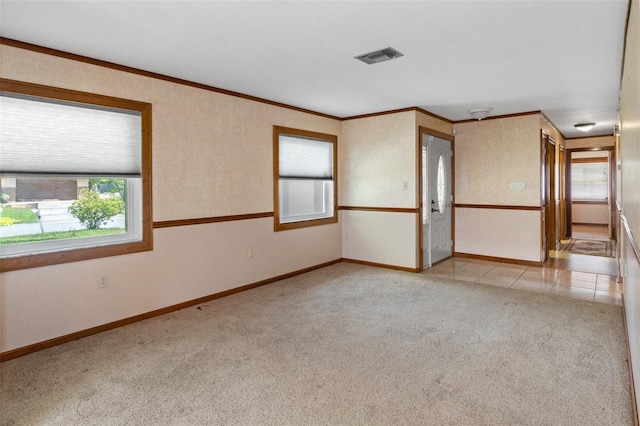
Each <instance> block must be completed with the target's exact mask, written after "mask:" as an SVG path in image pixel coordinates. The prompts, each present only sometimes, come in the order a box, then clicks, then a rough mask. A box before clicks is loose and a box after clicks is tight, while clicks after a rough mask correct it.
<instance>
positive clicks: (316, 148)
mask: <svg viewBox="0 0 640 426" xmlns="http://www.w3.org/2000/svg"><path fill="white" fill-rule="evenodd" d="M273 134H274V136H273V153H274V154H273V155H274V210H275V225H274V229H275V230H276V231H282V230H285V229H293V228H301V227H306V226H315V225H324V224H327V223H335V222H337V221H338V217H337V214H336V205H337V199H336V198H337V189H336V188H337V184H336V181H337V179H336V174H337V173H336V169H337V168H336V152H337V142H338V138H337V137H336V136H333V135H327V134H324V133H316V132H308V131H305V130H298V129H290V128H286V127H279V126H275V127H274V132H273Z"/></svg>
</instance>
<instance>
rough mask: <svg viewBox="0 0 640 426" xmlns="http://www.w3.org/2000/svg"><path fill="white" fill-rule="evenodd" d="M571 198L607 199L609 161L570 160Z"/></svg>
mask: <svg viewBox="0 0 640 426" xmlns="http://www.w3.org/2000/svg"><path fill="white" fill-rule="evenodd" d="M571 199H572V200H574V201H606V200H608V199H609V163H607V162H584V163H583V162H572V163H571Z"/></svg>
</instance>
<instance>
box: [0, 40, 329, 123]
mask: <svg viewBox="0 0 640 426" xmlns="http://www.w3.org/2000/svg"><path fill="white" fill-rule="evenodd" d="M0 44H4V45H5V46H11V47H16V48H19V49H24V50H30V51H32V52H37V53H43V54H45V55H50V56H57V57H59V58H64V59H70V60H72V61H77V62H84V63H86V64H91V65H97V66H100V67H104V68H110V69H114V70H117V71H124V72H127V73H131V74H137V75H141V76H144V77H149V78H154V79H157V80H163V81H168V82H170V83H176V84H181V85H184V86H190V87H195V88H196V89H202V90H207V91H209V92H215V93H221V94H223V95H229V96H234V97H237V98H242V99H247V100H250V101H255V102H260V103H264V104H268V105H273V106H276V107H280V108H286V109H291V110H294V111H299V112H304V113H307V114H313V115H317V116H320V117H325V118H330V119H333V120H341V118H340V117H336V116H333V115H329V114H324V113H321V112H317V111H312V110H309V109H305V108H299V107H296V106H293V105H287V104H283V103H280V102H275V101H270V100H268V99H264V98H258V97H256V96H251V95H246V94H244V93H239V92H234V91H231V90H225V89H220V88H218V87H213V86H208V85H206V84H201V83H195V82H193V81H189V80H183V79H181V78H176V77H171V76H168V75H163V74H159V73H155V72H151V71H145V70H142V69H139V68H133V67H128V66H125V65H119V64H116V63H113V62H108V61H102V60H100V59H95V58H90V57H88V56H82V55H76V54H75V53H68V52H64V51H61V50H57V49H51V48H48V47H43V46H38V45H35V44H31V43H26V42H23V41H19V40H13V39H9V38H6V37H0Z"/></svg>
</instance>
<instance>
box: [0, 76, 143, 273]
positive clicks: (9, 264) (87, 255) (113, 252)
mask: <svg viewBox="0 0 640 426" xmlns="http://www.w3.org/2000/svg"><path fill="white" fill-rule="evenodd" d="M0 85H1V90H2V91H3V92H12V93H19V94H24V95H31V96H39V97H44V98H53V99H60V100H67V101H73V102H78V103H83V104H91V105H101V106H108V107H113V108H121V109H127V110H134V111H139V112H140V113H141V114H142V151H141V156H142V158H141V163H142V164H141V167H142V171H141V179H142V185H141V186H142V206H140V207H141V209H142V240H141V241H136V242H128V243H122V244H113V245H108V246H101V247H90V248H78V249H71V250H64V251H58V252H52V253H45V254H37V255H23V256H17V257H10V258H6V259H2V260H1V261H0V272H8V271H15V270H20V269H28V268H37V267H41V266H49V265H57V264H62V263H69V262H77V261H81V260H89V259H97V258H102V257H109V256H118V255H122V254H129V253H138V252H142V251H148V250H153V220H152V200H151V104H150V103H146V102H139V101H132V100H127V99H121V98H115V97H110V96H104V95H97V94H93V93H87V92H80V91H75V90H69V89H61V88H57V87H51V86H43V85H39V84H33V83H25V82H21V81H15V80H8V79H0Z"/></svg>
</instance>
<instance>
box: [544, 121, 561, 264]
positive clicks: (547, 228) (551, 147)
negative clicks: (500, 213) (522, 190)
mask: <svg viewBox="0 0 640 426" xmlns="http://www.w3.org/2000/svg"><path fill="white" fill-rule="evenodd" d="M555 150H556V140H555V139H553V137H551V136H550V135H549V133H547V132H546V131H545V130H540V210H541V211H540V214H541V224H540V258H541V260H542V262H544V261H546V260H547V259H548V258H549V251H550V250H551V246H552V244H553V246H554V247H553V248H554V249H555V231H556V229H555V221H556V220H557V218H556V204H555V202H556V195H555V181H556V174H555V170H556V167H555V166H556V154H555Z"/></svg>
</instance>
